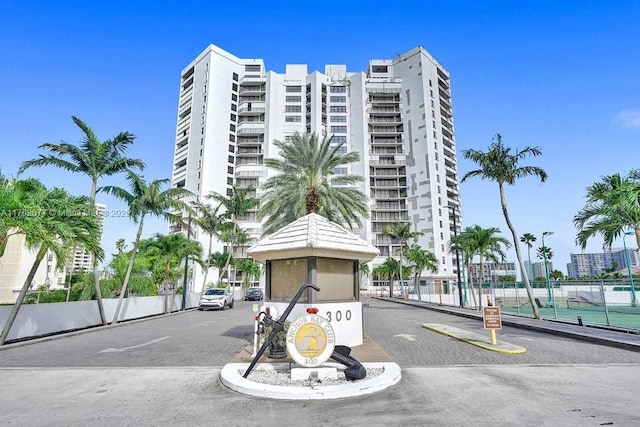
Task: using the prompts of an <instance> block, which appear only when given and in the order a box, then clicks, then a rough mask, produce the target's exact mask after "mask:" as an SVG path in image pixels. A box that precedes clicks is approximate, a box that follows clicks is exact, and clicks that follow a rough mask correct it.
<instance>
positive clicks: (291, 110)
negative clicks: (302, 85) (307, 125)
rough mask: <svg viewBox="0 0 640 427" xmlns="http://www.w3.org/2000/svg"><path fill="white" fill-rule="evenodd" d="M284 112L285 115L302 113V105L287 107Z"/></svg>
mask: <svg viewBox="0 0 640 427" xmlns="http://www.w3.org/2000/svg"><path fill="white" fill-rule="evenodd" d="M284 111H285V113H301V112H302V105H285V107H284Z"/></svg>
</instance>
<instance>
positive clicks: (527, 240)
mask: <svg viewBox="0 0 640 427" xmlns="http://www.w3.org/2000/svg"><path fill="white" fill-rule="evenodd" d="M536 240H538V239H536V236H534V235H533V234H531V233H524V234H523V235H522V236H520V241H521V242H522V243H524V244H525V245H526V246H527V259H528V260H529V269H528V270H527V276H529V275H532V274H533V267H532V266H531V248H533V243H534V242H535V241H536Z"/></svg>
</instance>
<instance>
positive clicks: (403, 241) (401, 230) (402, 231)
mask: <svg viewBox="0 0 640 427" xmlns="http://www.w3.org/2000/svg"><path fill="white" fill-rule="evenodd" d="M382 234H384V235H385V236H389V237H391V238H392V239H395V240H396V241H397V242H398V243H400V266H402V265H403V261H404V247H405V246H406V245H407V243H409V240H411V239H416V238H417V237H418V236H421V235H423V234H424V233H422V232H420V231H411V224H410V223H408V222H400V221H398V222H396V223H395V224H394V225H393V226H390V225H387V226H386V227H385V228H384V230H383V232H382ZM399 268H400V267H399ZM400 286H401V287H402V289H403V292H404V295H405V298H408V294H407V292H406V289H405V286H404V280H402V279H401V282H400Z"/></svg>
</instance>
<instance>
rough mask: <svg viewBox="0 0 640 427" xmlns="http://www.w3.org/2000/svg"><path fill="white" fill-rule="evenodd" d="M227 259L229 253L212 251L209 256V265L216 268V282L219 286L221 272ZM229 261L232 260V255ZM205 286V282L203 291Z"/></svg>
mask: <svg viewBox="0 0 640 427" xmlns="http://www.w3.org/2000/svg"><path fill="white" fill-rule="evenodd" d="M228 259H229V255H228V254H225V253H222V252H214V253H212V254H211V255H210V256H209V266H210V267H213V268H217V269H218V281H217V282H216V284H217V285H218V286H220V283H221V282H222V273H223V272H224V270H225V266H226V265H227V260H228ZM231 262H234V260H233V257H232V258H231ZM205 288H206V284H205V287H203V288H202V290H203V291H204V290H205Z"/></svg>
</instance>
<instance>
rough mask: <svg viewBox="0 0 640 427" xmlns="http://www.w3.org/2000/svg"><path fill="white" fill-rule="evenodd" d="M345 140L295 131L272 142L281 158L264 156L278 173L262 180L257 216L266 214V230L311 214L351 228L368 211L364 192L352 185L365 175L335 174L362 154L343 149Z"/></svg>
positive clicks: (364, 216)
mask: <svg viewBox="0 0 640 427" xmlns="http://www.w3.org/2000/svg"><path fill="white" fill-rule="evenodd" d="M344 144H345V143H344V142H341V143H336V144H333V141H332V137H324V138H323V139H322V140H320V139H319V138H318V135H317V134H304V135H301V134H295V135H293V137H292V138H291V141H285V142H283V141H275V142H274V145H275V146H276V147H278V148H279V149H280V152H279V154H280V156H281V159H265V165H266V166H267V167H268V168H270V169H273V170H274V171H275V172H277V174H276V175H274V176H271V177H270V178H269V179H268V180H267V182H266V183H265V185H264V190H265V194H264V196H263V198H262V199H261V209H260V212H259V218H260V219H263V218H266V221H265V223H264V228H263V231H264V234H265V235H266V234H271V233H273V232H274V231H276V230H279V229H280V228H282V227H284V226H285V225H287V224H289V223H291V222H293V221H295V220H296V219H298V218H301V217H303V216H305V215H308V214H310V213H317V214H319V215H321V216H323V217H325V218H327V219H328V220H330V221H332V222H335V223H338V224H344V225H347V226H349V227H350V228H351V229H353V228H354V227H355V226H356V225H357V226H359V225H360V223H361V218H367V217H368V216H369V208H368V206H367V197H366V196H365V195H364V193H362V191H360V189H358V188H356V187H353V185H354V184H357V183H359V182H362V180H363V178H362V177H361V176H359V175H352V174H344V175H342V174H341V175H336V173H335V170H336V168H341V167H345V166H347V165H349V164H351V163H353V162H357V161H358V160H359V159H360V156H359V155H358V153H357V152H349V153H342V152H341V147H342V146H343V145H344ZM332 181H333V185H332ZM336 184H339V185H336Z"/></svg>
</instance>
